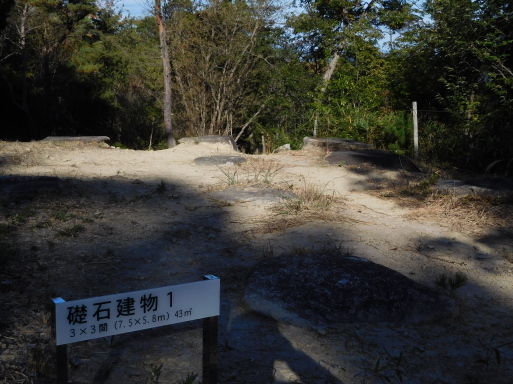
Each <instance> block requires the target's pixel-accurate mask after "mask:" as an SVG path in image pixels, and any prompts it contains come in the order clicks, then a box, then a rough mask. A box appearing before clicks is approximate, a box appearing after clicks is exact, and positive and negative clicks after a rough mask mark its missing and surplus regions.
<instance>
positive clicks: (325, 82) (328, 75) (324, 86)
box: [313, 0, 376, 137]
mask: <svg viewBox="0 0 513 384" xmlns="http://www.w3.org/2000/svg"><path fill="white" fill-rule="evenodd" d="M375 1H376V0H371V1H370V2H369V4H367V7H366V8H365V10H364V11H363V13H362V15H361V16H360V18H359V20H358V21H360V20H363V19H365V18H366V17H367V15H368V13H369V10H370V9H371V7H372V6H373V5H374V2H375ZM343 45H344V44H343V42H341V43H339V44H338V45H337V49H336V50H335V53H333V57H332V58H331V60H330V63H329V65H328V68H327V69H326V72H324V75H323V76H322V86H321V94H320V97H319V100H321V99H322V96H324V93H325V92H326V89H327V88H328V85H329V82H330V80H331V76H333V72H335V68H336V67H337V63H338V60H339V59H340V55H339V51H340V50H341V49H342V47H343ZM318 118H319V112H316V113H315V118H314V131H313V136H314V137H317V126H318Z"/></svg>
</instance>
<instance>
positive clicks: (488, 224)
mask: <svg viewBox="0 0 513 384" xmlns="http://www.w3.org/2000/svg"><path fill="white" fill-rule="evenodd" d="M407 217H408V218H409V219H412V220H418V219H419V217H422V218H423V219H428V220H430V221H436V222H439V223H441V224H443V225H445V226H447V227H449V228H450V229H451V230H455V231H461V232H464V233H468V234H478V233H481V232H483V231H484V230H486V229H489V228H493V227H502V228H507V227H509V228H513V204H512V202H511V201H508V200H503V199H497V198H491V197H486V196H451V195H437V194H432V195H431V196H430V197H429V198H426V199H425V200H424V202H423V205H422V206H421V207H419V208H417V209H415V210H414V211H413V212H412V213H410V214H408V215H407Z"/></svg>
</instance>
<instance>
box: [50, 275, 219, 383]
mask: <svg viewBox="0 0 513 384" xmlns="http://www.w3.org/2000/svg"><path fill="white" fill-rule="evenodd" d="M220 285H221V284H220V280H219V279H218V278H217V277H215V276H213V275H207V276H204V280H203V281H197V282H194V283H188V284H181V285H174V286H169V287H162V288H154V289H147V290H143V291H135V292H128V293H118V294H115V295H109V296H102V297H95V298H88V299H82V300H75V301H65V300H63V299H62V298H56V299H53V302H54V316H55V321H54V324H55V338H56V344H57V383H58V384H66V383H67V382H68V374H67V370H68V368H67V344H71V343H76V342H79V341H85V340H91V339H97V338H100V337H107V336H114V335H119V334H123V333H128V332H134V331H140V330H144V329H150V328H156V327H160V326H164V325H171V324H178V323H182V322H186V321H192V320H198V319H207V320H209V322H205V320H204V322H203V326H204V329H203V374H204V377H205V375H206V376H208V377H209V379H208V380H210V381H207V379H206V378H204V382H205V383H208V384H216V383H217V337H218V335H217V334H218V329H217V323H218V317H219V307H220V291H221V289H220ZM206 328H208V329H206ZM214 332H215V335H214V334H213V333H214ZM205 334H208V335H207V337H205ZM205 350H208V351H209V352H208V362H205V358H206V357H207V355H206V354H205ZM214 375H215V376H214Z"/></svg>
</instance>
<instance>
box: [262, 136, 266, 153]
mask: <svg viewBox="0 0 513 384" xmlns="http://www.w3.org/2000/svg"><path fill="white" fill-rule="evenodd" d="M262 155H265V137H264V135H262Z"/></svg>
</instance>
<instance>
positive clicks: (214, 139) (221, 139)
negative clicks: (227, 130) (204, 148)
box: [178, 135, 239, 152]
mask: <svg viewBox="0 0 513 384" xmlns="http://www.w3.org/2000/svg"><path fill="white" fill-rule="evenodd" d="M178 142H179V143H180V144H185V143H193V144H199V143H214V144H215V143H221V144H228V145H230V146H231V147H232V148H233V150H234V151H237V152H238V151H239V148H238V147H237V143H235V140H233V137H231V136H217V135H208V136H198V137H183V138H181V139H180V140H178Z"/></svg>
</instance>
